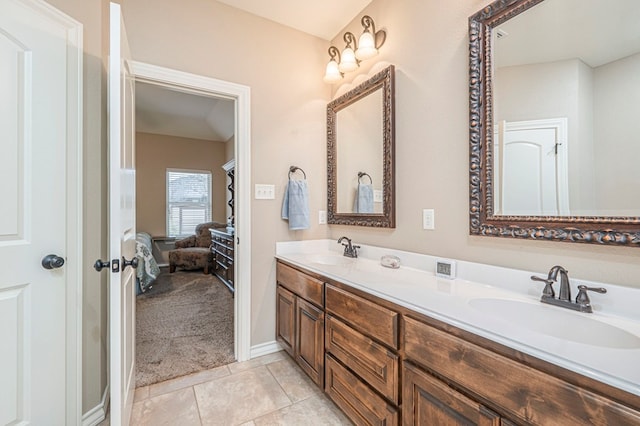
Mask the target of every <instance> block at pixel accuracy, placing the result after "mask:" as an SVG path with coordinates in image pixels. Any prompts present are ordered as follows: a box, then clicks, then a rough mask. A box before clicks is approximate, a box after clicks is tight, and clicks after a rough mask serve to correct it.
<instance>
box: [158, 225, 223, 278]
mask: <svg viewBox="0 0 640 426" xmlns="http://www.w3.org/2000/svg"><path fill="white" fill-rule="evenodd" d="M226 226H227V224H226V223H220V222H205V223H201V224H199V225H198V226H196V233H195V235H191V236H189V237H187V238H183V239H181V240H176V242H175V245H176V248H175V249H174V250H171V251H170V252H169V272H170V273H174V272H175V270H176V268H181V269H186V270H194V269H201V268H202V269H204V273H205V274H208V273H209V268H210V266H211V262H212V260H213V255H212V253H211V232H209V228H226Z"/></svg>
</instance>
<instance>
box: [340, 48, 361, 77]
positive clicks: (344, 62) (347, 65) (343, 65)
mask: <svg viewBox="0 0 640 426" xmlns="http://www.w3.org/2000/svg"><path fill="white" fill-rule="evenodd" d="M340 57H341V60H340V71H342V72H351V71H354V70H356V69H357V68H358V61H356V54H355V52H354V51H353V49H352V48H350V47H346V48H345V49H344V50H343V51H342V55H340Z"/></svg>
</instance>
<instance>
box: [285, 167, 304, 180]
mask: <svg viewBox="0 0 640 426" xmlns="http://www.w3.org/2000/svg"><path fill="white" fill-rule="evenodd" d="M296 170H300V171H301V172H302V174H303V175H304V178H305V180H306V179H307V174H306V173H305V172H304V170H302V169H301V168H300V167H298V166H291V167H289V180H291V173H295V172H296Z"/></svg>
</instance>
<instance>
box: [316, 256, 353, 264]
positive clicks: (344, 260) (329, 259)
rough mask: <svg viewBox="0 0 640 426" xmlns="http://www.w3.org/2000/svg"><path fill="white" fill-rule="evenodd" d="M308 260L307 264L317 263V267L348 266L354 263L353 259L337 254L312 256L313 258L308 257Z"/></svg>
mask: <svg viewBox="0 0 640 426" xmlns="http://www.w3.org/2000/svg"><path fill="white" fill-rule="evenodd" d="M308 260H309V262H311V263H317V264H318V265H335V266H345V265H350V264H352V263H353V262H354V261H355V259H352V258H350V257H345V256H341V255H339V254H335V255H334V254H325V255H313V256H310V257H309V259H308Z"/></svg>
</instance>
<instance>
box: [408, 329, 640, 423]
mask: <svg viewBox="0 0 640 426" xmlns="http://www.w3.org/2000/svg"><path fill="white" fill-rule="evenodd" d="M404 330H405V331H404V333H405V335H404V342H405V356H406V359H410V360H413V361H415V362H417V363H419V364H421V365H423V366H424V367H426V368H428V369H430V370H432V371H435V372H437V373H438V375H440V376H443V377H445V378H447V379H448V380H449V381H451V382H454V383H457V384H458V385H459V387H461V388H464V389H466V390H467V391H470V392H472V393H473V394H474V395H477V396H478V397H480V398H482V399H484V400H485V401H489V402H490V403H492V404H493V405H496V406H498V407H500V409H501V410H502V411H506V412H508V413H509V417H511V418H513V419H517V420H518V421H521V422H525V423H534V424H549V425H551V424H554V425H555V424H558V425H585V424H602V425H638V424H640V415H639V414H638V412H636V411H634V410H631V409H630V408H628V407H626V406H624V405H622V404H619V403H617V402H615V401H613V400H609V399H608V398H606V397H604V396H601V395H598V394H595V393H593V392H590V391H588V390H586V389H581V388H578V387H577V386H574V385H572V384H571V383H567V382H565V381H563V380H562V379H559V378H556V377H554V376H551V375H549V374H546V373H544V372H541V371H538V370H536V369H534V368H531V367H529V366H526V365H523V364H520V363H518V362H516V361H514V360H512V359H510V358H507V357H504V356H502V355H499V354H496V353H494V352H492V351H489V350H488V349H485V348H483V347H480V346H478V345H475V344H473V343H470V342H467V341H465V340H463V339H460V338H458V337H456V336H453V335H450V334H448V333H445V332H444V331H441V330H438V329H436V328H434V327H431V326H429V325H427V324H424V323H422V322H420V321H417V320H415V319H413V318H409V317H405V327H404Z"/></svg>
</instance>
